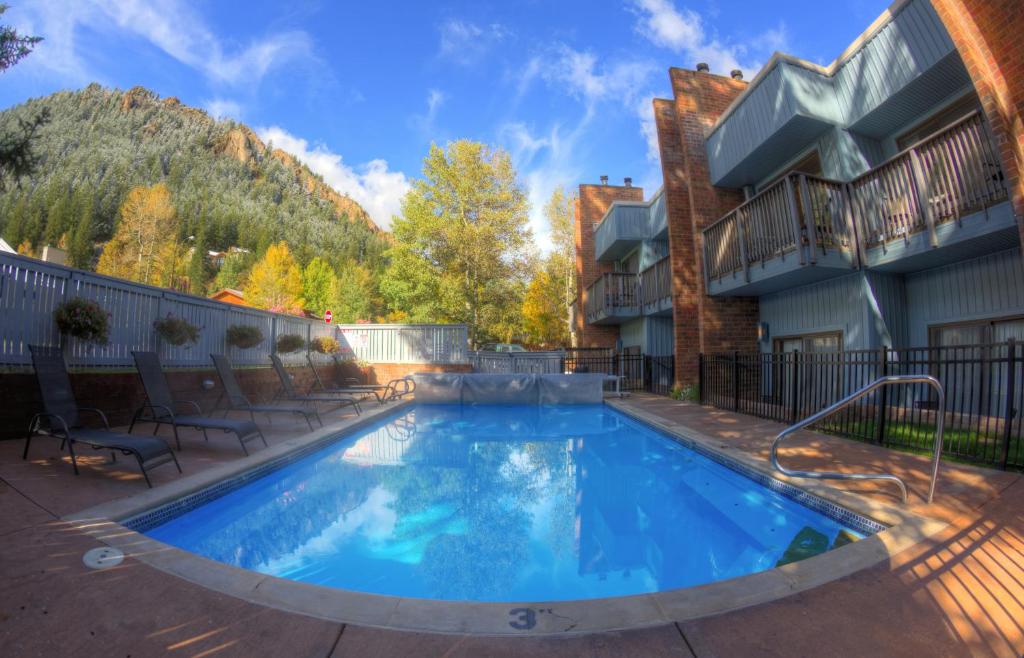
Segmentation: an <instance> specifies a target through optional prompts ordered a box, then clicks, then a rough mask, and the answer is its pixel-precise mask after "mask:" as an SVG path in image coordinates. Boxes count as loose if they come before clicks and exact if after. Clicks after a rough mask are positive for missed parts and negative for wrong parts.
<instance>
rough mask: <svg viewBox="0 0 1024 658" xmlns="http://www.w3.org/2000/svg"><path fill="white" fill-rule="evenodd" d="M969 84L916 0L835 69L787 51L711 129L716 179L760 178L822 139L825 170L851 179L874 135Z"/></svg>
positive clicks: (737, 182) (734, 182)
mask: <svg viewBox="0 0 1024 658" xmlns="http://www.w3.org/2000/svg"><path fill="white" fill-rule="evenodd" d="M969 85H970V77H969V76H968V74H967V71H966V69H965V68H964V66H963V63H962V61H961V60H960V57H959V55H958V54H957V52H956V49H955V47H954V46H953V43H952V40H951V39H950V37H949V34H948V33H947V32H946V30H945V28H944V27H943V25H942V22H941V21H940V20H939V18H938V16H937V15H936V14H935V10H934V9H933V8H932V6H931V4H930V3H929V2H928V0H911V2H908V3H907V4H906V5H904V6H903V7H902V8H900V9H899V11H898V13H897V14H896V16H895V17H894V18H893V19H892V20H891V21H889V22H888V23H887V24H886V25H885V26H883V27H882V28H881V29H880V30H879V31H878V32H877V33H876V34H875V35H874V36H873V37H872V38H871V39H869V40H868V41H867V42H866V43H865V44H863V45H862V46H861V48H860V49H859V50H858V51H857V52H856V53H854V54H853V55H852V56H851V57H850V58H849V59H848V60H846V61H845V62H844V63H843V64H842V65H840V66H839V67H838V68H837V69H836V71H835V72H834V74H833V76H831V77H829V76H826V75H824V74H822V73H818V72H815V71H812V70H809V69H807V68H804V67H802V66H798V65H795V64H790V63H788V62H786V61H780V62H779V63H778V64H777V65H776V66H775V67H774V68H773V69H772V70H771V71H770V72H769V73H768V74H767V75H766V76H765V77H764V78H762V79H761V80H760V81H759V82H758V83H757V85H756V86H755V87H753V88H752V89H751V90H750V91H749V92H748V93H747V95H746V96H745V97H744V99H743V101H742V102H741V103H740V104H739V105H738V106H736V107H735V109H734V110H733V111H732V113H731V114H730V115H729V116H728V117H726V119H725V120H723V121H722V123H721V124H719V125H718V127H717V128H716V129H715V131H714V132H713V133H712V134H711V135H710V136H709V137H708V140H707V144H706V148H707V152H708V157H709V160H710V173H711V180H712V182H714V183H715V184H716V185H722V186H727V187H740V186H743V185H753V184H756V183H757V182H758V181H763V179H764V178H766V177H769V174H770V172H773V171H774V170H775V169H777V168H778V167H780V166H781V165H782V164H783V163H785V162H787V161H788V160H790V159H791V158H793V157H794V156H796V155H797V154H798V153H799V152H800V151H802V150H803V149H804V148H806V147H807V145H808V144H810V143H812V142H815V140H817V146H818V148H819V150H821V151H822V161H823V162H822V163H823V168H824V169H825V172H824V173H825V175H826V176H829V177H836V178H842V179H848V178H850V177H851V176H854V175H856V174H858V173H861V172H862V171H864V170H865V169H866V168H867V165H869V164H876V163H877V162H878V161H879V160H880V159H881V158H880V155H881V154H880V153H879V152H878V146H879V145H878V144H877V143H873V141H872V140H881V139H883V138H886V137H891V135H892V134H893V132H894V131H896V130H897V129H899V128H900V127H902V126H905V125H907V124H908V123H909V122H911V121H913V120H914V119H915V118H919V117H921V116H922V115H923V114H925V113H927V112H928V111H929V110H930V109H932V108H934V107H935V106H937V105H939V104H942V103H944V102H945V101H946V100H948V99H949V98H951V97H954V96H957V95H959V94H960V93H962V91H963V90H964V88H965V87H969ZM830 127H835V128H838V129H839V130H838V133H839V134H837V132H836V131H833V130H831V129H830ZM822 133H825V134H824V135H822ZM841 133H847V134H846V135H842V134H841ZM864 139H867V140H868V141H862V140H864Z"/></svg>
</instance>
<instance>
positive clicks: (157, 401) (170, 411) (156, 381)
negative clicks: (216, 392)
mask: <svg viewBox="0 0 1024 658" xmlns="http://www.w3.org/2000/svg"><path fill="white" fill-rule="evenodd" d="M132 357H134V358H135V367H136V369H137V370H138V371H139V377H140V378H141V379H142V387H143V388H144V389H145V390H146V398H147V401H146V404H143V405H142V406H141V407H139V409H138V410H137V411H136V412H135V415H134V416H133V417H132V423H131V425H130V426H129V427H128V431H129V432H131V431H132V429H134V428H135V423H137V422H144V423H145V422H149V423H155V424H156V427H154V428H153V434H156V433H157V431H158V430H159V429H160V426H161V425H170V426H171V428H172V429H173V430H174V441H175V442H176V443H177V444H178V450H181V437H179V436H178V428H179V427H194V428H196V429H199V430H202V431H203V438H205V439H206V440H207V441H209V440H210V437H209V435H208V434H207V433H206V431H207V430H223V431H225V432H232V433H234V435H235V436H237V437H238V442H239V443H240V444H242V452H244V453H245V454H246V455H248V454H249V449H248V448H246V447H245V443H246V442H247V441H253V440H255V439H260V440H261V441H263V445H267V439H266V438H265V437H264V436H263V432H261V431H260V428H259V426H258V425H256V423H254V422H253V421H251V420H234V419H231V418H211V417H210V416H204V415H202V413H203V412H202V409H200V408H199V405H198V404H197V403H196V402H194V401H192V400H179V401H175V399H174V397H173V396H172V395H171V388H170V387H169V386H168V385H167V378H166V377H165V376H164V371H163V367H162V366H161V365H160V357H158V356H157V355H156V352H132ZM184 404H187V405H190V406H191V407H192V408H193V409H195V412H196V413H195V414H191V415H179V414H176V413H175V409H176V408H177V407H179V406H180V405H184ZM147 412H148V415H146V413H147Z"/></svg>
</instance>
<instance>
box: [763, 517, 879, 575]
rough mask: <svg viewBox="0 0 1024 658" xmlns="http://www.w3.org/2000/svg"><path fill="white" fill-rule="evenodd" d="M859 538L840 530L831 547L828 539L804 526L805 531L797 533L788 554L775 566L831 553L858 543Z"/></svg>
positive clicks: (787, 551)
mask: <svg viewBox="0 0 1024 658" xmlns="http://www.w3.org/2000/svg"><path fill="white" fill-rule="evenodd" d="M858 539H859V538H858V537H857V536H856V535H854V534H853V533H852V532H850V531H849V530H845V529H844V530H840V531H839V534H838V535H836V539H835V541H833V542H832V545H831V546H829V541H828V537H827V536H826V535H824V534H822V533H820V532H818V531H817V530H815V529H814V528H812V527H810V526H804V528H803V530H801V531H800V532H798V533H796V536H795V537H793V541H791V542H790V543H789V547H788V548H787V549H786V552H785V553H783V554H782V557H781V558H779V561H778V562H776V563H775V566H777V567H781V566H782V565H784V564H789V563H790V562H799V561H800V560H805V559H807V558H809V557H813V556H815V555H817V554H819V553H824V552H825V551H830V550H832V549H833V548H839V547H840V546H845V545H847V544H851V543H853V542H855V541H857V540H858Z"/></svg>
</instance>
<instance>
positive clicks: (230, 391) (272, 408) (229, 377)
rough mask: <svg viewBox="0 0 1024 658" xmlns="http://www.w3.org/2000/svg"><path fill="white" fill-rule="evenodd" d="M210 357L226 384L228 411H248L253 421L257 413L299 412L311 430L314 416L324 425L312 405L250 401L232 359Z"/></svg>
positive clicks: (221, 355)
mask: <svg viewBox="0 0 1024 658" xmlns="http://www.w3.org/2000/svg"><path fill="white" fill-rule="evenodd" d="M210 358H211V359H213V366H214V367H215V368H216V369H217V375H219V376H220V383H221V384H223V385H224V397H226V398H227V401H228V408H227V411H248V412H249V417H250V418H252V420H253V422H256V414H257V413H262V414H272V413H280V414H299V415H301V416H302V417H303V418H305V419H306V424H308V425H309V429H310V431H312V430H313V422H312V421H311V420H310V417H311V416H312V417H313V418H316V422H318V423H320V427H323V426H324V422H323V421H322V420H320V414H319V412H317V410H316V409H315V408H312V407H308V406H298V405H296V406H286V405H274V404H252V403H250V402H249V400H248V398H246V397H245V393H243V392H242V387H241V386H239V385H238V380H237V379H235V372H234V370H232V369H231V361H229V360H228V357H226V356H224V355H223V354H211V355H210ZM222 399H223V398H222Z"/></svg>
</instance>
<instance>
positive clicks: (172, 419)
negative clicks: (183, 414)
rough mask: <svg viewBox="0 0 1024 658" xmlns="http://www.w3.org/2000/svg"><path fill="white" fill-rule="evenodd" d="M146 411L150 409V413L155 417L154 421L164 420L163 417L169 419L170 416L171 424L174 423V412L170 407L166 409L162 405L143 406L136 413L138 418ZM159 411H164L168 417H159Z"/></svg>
mask: <svg viewBox="0 0 1024 658" xmlns="http://www.w3.org/2000/svg"><path fill="white" fill-rule="evenodd" d="M146 409H149V413H151V414H152V415H153V418H154V419H156V418H163V417H168V416H169V417H170V419H171V422H174V411H172V410H171V409H170V408H169V407H165V406H164V405H162V404H143V405H141V406H139V410H138V411H136V412H135V415H136V416H138V415H140V414H141V413H142V412H143V411H145V410H146ZM157 409H162V410H163V411H165V412H166V415H165V416H157V414H156V410H157Z"/></svg>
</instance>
